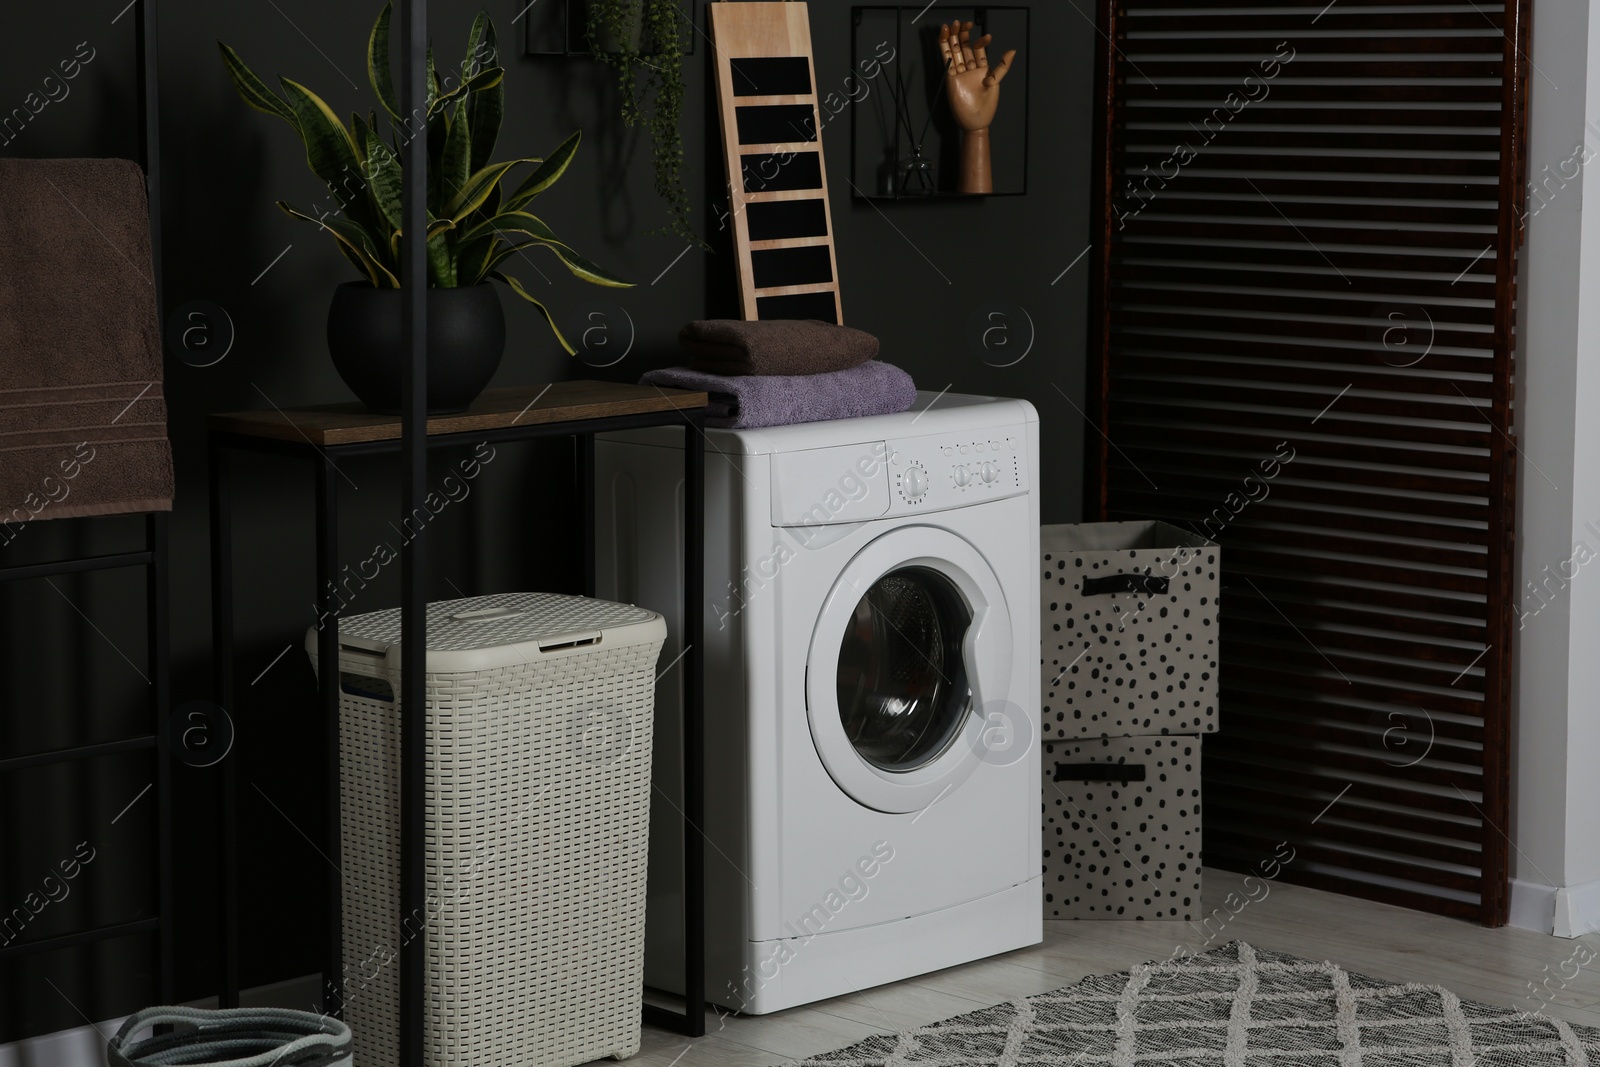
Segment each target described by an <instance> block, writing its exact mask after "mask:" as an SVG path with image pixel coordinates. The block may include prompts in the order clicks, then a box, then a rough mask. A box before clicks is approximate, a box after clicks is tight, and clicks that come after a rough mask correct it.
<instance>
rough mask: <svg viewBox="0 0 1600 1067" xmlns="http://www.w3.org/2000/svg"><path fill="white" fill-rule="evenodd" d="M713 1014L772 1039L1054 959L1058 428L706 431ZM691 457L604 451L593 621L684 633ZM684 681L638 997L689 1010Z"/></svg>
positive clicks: (1009, 410) (661, 797) (665, 741)
mask: <svg viewBox="0 0 1600 1067" xmlns="http://www.w3.org/2000/svg"><path fill="white" fill-rule="evenodd" d="M708 439H709V443H708V446H707V453H706V500H707V503H706V509H707V514H706V539H707V542H706V590H705V595H706V613H707V614H706V625H705V649H704V652H705V656H706V788H707V796H706V822H705V833H706V836H707V839H708V845H707V847H706V850H705V852H706V891H707V902H706V930H707V934H706V939H707V945H706V957H707V964H706V966H707V980H706V995H707V997H708V998H709V999H710V1000H711V1001H713V1002H716V1003H719V1004H722V1005H723V1006H725V1007H728V1008H731V1009H736V1010H739V1011H743V1012H747V1013H752V1014H761V1013H765V1012H771V1011H777V1010H780V1009H783V1008H788V1007H792V1006H795V1005H798V1004H805V1003H809V1002H813V1001H817V1000H823V999H826V998H829V997H834V996H839V995H843V994H848V993H852V992H855V991H856V990H859V989H864V988H867V987H870V986H875V985H879V984H882V983H884V982H891V981H896V980H899V979H902V978H907V977H910V976H912V975H917V974H924V973H927V972H929V971H934V970H938V969H940V968H943V967H949V966H952V965H954V964H958V963H963V962H966V961H969V960H973V959H978V958H981V957H984V956H989V955H993V954H995V953H1000V952H1005V951H1008V950H1010V949H1015V948H1020V947H1022V946H1024V945H1030V944H1035V943H1037V942H1038V941H1039V940H1040V939H1041V937H1042V919H1041V916H1042V914H1043V912H1042V900H1041V892H1042V886H1041V879H1040V776H1039V748H1038V739H1039V671H1038V660H1039V652H1038V648H1039V634H1038V625H1039V623H1038V620H1039V602H1038V599H1039V592H1038V577H1037V573H1036V572H1037V570H1038V558H1039V507H1038V499H1037V496H1036V494H1035V492H1034V486H1035V482H1036V476H1035V472H1036V471H1037V468H1038V456H1039V439H1038V417H1037V415H1036V414H1035V412H1034V410H1033V408H1032V406H1031V405H1029V404H1027V403H1026V402H1024V401H1020V400H1005V399H997V398H992V397H976V396H959V395H950V394H945V395H943V396H936V395H935V394H932V393H925V394H919V397H918V402H917V404H916V406H915V407H914V408H913V409H912V410H911V411H908V412H904V413H902V414H898V415H890V416H874V417H871V418H861V419H848V420H841V421H836V422H824V423H812V424H807V425H801V426H789V427H779V428H772V429H762V430H722V431H718V430H712V431H709V432H708ZM681 449H682V433H681V431H678V430H646V431H637V432H632V433H623V434H615V435H608V436H606V437H602V438H601V439H600V440H599V441H598V442H597V445H596V459H597V467H596V477H597V479H598V486H597V488H598V493H597V522H596V527H597V532H598V534H599V545H598V561H599V571H600V586H599V595H600V596H602V597H605V598H608V599H613V600H618V601H622V602H624V603H636V604H641V605H643V606H646V607H649V608H651V609H653V610H655V611H659V612H661V613H662V614H663V615H665V616H666V617H667V619H668V626H669V631H670V636H669V638H668V643H669V647H668V648H667V649H666V651H665V652H664V653H663V655H662V659H661V662H662V663H663V664H670V663H673V662H674V657H675V656H677V655H679V654H680V653H681V652H682V645H681V638H680V636H679V632H680V631H679V630H678V628H677V626H676V620H677V619H678V618H679V616H680V615H681V612H680V611H679V610H678V607H677V599H678V589H679V584H678V583H679V580H680V577H681V575H682V564H681V560H682V558H683V554H682V551H681V540H680V538H681V535H675V533H674V531H680V530H681V529H682V524H681V522H680V517H681V514H682V508H683V506H684V494H683V480H682V470H683V461H682V451H681ZM678 675H679V672H677V671H672V670H668V671H667V672H666V673H664V675H663V677H662V678H661V679H660V681H659V683H658V694H657V697H658V700H657V709H658V728H657V734H656V746H657V747H656V755H657V761H656V767H657V769H658V783H657V784H658V785H659V786H660V787H661V791H660V792H658V793H657V795H656V802H655V804H654V805H653V809H652V845H651V861H650V862H651V871H650V875H651V877H650V885H651V899H650V913H649V919H648V924H647V932H646V982H647V984H648V985H651V986H655V987H658V988H663V989H667V990H670V991H674V992H681V991H682V988H681V987H682V975H683V969H682V962H681V961H682V923H681V920H680V918H679V916H680V914H681V913H680V901H681V899H682V898H681V889H680V883H681V876H682V870H681V841H682V836H681V825H682V816H681V814H680V812H679V811H678V807H677V796H679V795H681V780H680V779H679V778H678V771H677V768H678V767H679V766H680V762H679V759H680V754H679V751H678V749H677V747H676V746H677V738H678V720H677V716H678V713H679V712H678V709H679V706H680V695H679V694H680V685H679V677H678Z"/></svg>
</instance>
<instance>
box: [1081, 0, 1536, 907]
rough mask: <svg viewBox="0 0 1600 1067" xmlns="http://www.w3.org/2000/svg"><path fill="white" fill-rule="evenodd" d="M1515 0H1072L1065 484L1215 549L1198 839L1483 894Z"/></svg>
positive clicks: (1422, 899) (1349, 872) (1408, 896)
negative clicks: (1070, 452)
mask: <svg viewBox="0 0 1600 1067" xmlns="http://www.w3.org/2000/svg"><path fill="white" fill-rule="evenodd" d="M1530 6H1531V5H1530V2H1529V0H1495V2H1491V3H1480V4H1476V5H1462V4H1458V3H1452V2H1448V0H1407V2H1404V3H1401V2H1398V0H1341V2H1340V3H1337V4H1330V3H1328V2H1327V0H1229V2H1227V3H1224V2H1222V0H1206V2H1203V3H1194V4H1189V5H1184V6H1181V7H1178V6H1174V5H1172V4H1171V3H1169V2H1167V0H1101V3H1100V10H1099V16H1100V28H1101V30H1102V35H1103V37H1104V39H1105V40H1104V44H1103V45H1102V47H1101V54H1100V63H1099V69H1100V81H1099V84H1100V86H1101V89H1102V92H1103V96H1102V104H1103V111H1102V114H1101V121H1102V125H1101V128H1100V132H1099V137H1098V138H1097V140H1098V145H1097V149H1098V155H1097V157H1096V164H1095V165H1096V175H1095V176H1096V180H1097V182H1098V183H1099V185H1100V193H1099V205H1098V214H1097V217H1096V220H1095V227H1096V247H1095V287H1096V288H1095V295H1094V302H1093V304H1092V308H1093V310H1092V315H1093V316H1095V318H1092V320H1091V321H1092V322H1093V324H1094V330H1095V336H1094V338H1093V340H1092V343H1091V352H1092V353H1093V354H1092V355H1091V366H1094V365H1095V364H1098V370H1099V382H1098V390H1097V392H1098V395H1097V396H1096V395H1095V393H1096V390H1091V397H1092V399H1094V400H1095V401H1096V404H1097V410H1096V411H1095V415H1094V421H1095V425H1094V426H1093V427H1092V428H1091V431H1090V434H1089V442H1090V446H1091V449H1092V450H1098V452H1099V462H1098V464H1097V468H1098V475H1099V478H1098V484H1097V485H1095V486H1094V488H1093V491H1092V493H1091V498H1090V500H1089V501H1088V509H1087V510H1088V511H1089V512H1090V513H1091V514H1098V515H1099V516H1100V517H1101V518H1107V519H1129V518H1161V519H1165V520H1167V521H1169V522H1174V523H1178V524H1181V525H1185V526H1188V527H1190V528H1192V529H1196V530H1199V531H1202V532H1205V533H1206V534H1207V535H1208V536H1211V537H1212V538H1213V539H1215V540H1217V541H1218V542H1219V543H1221V544H1222V545H1223V547H1224V548H1225V549H1226V550H1227V551H1226V552H1225V553H1224V558H1225V560H1226V563H1227V569H1226V571H1225V572H1224V591H1223V596H1222V606H1221V607H1222V610H1221V641H1222V662H1221V678H1220V688H1221V706H1220V711H1221V716H1222V720H1221V723H1222V729H1221V732H1220V733H1219V734H1218V735H1217V736H1216V737H1215V738H1214V739H1208V740H1207V742H1206V758H1205V790H1206V802H1205V835H1206V837H1205V861H1206V863H1208V864H1210V865H1212V866H1219V867H1224V868H1232V869H1235V870H1248V869H1250V868H1251V867H1252V866H1253V865H1255V864H1256V863H1257V862H1259V860H1260V859H1261V858H1263V857H1264V856H1266V855H1269V854H1270V853H1271V852H1272V849H1273V847H1274V843H1275V842H1281V841H1287V842H1289V843H1290V844H1291V845H1292V846H1293V847H1294V849H1295V853H1296V859H1295V861H1294V862H1292V863H1288V864H1284V865H1283V873H1282V877H1283V878H1284V879H1286V880H1288V881H1294V882H1300V883H1303V884H1309V885H1316V886H1320V887H1323V888H1328V889H1334V890H1337V891H1340V892H1345V893H1350V894H1353V895H1358V896H1365V897H1370V898H1373V899H1378V900H1385V901H1389V902H1392V903H1397V904H1403V905H1406V906H1409V907H1413V908H1419V909H1423V910H1428V911H1434V912H1439V913H1443V914H1448V915H1455V916H1459V917H1462V918H1470V919H1476V920H1478V921H1480V922H1483V923H1485V924H1488V925H1501V924H1503V923H1504V922H1505V921H1506V918H1507V908H1508V899H1507V898H1508V892H1507V866H1508V865H1507V846H1508V839H1507V837H1506V830H1507V821H1508V814H1509V801H1508V793H1509V775H1510V769H1509V768H1510V763H1509V725H1508V722H1509V713H1508V704H1509V697H1510V666H1511V660H1510V644H1511V619H1512V611H1513V608H1514V607H1515V603H1516V600H1515V592H1514V589H1513V586H1512V581H1513V578H1512V573H1513V566H1514V556H1513V551H1512V548H1513V537H1512V532H1513V531H1512V526H1513V517H1514V514H1515V498H1516V444H1515V437H1514V434H1515V427H1514V426H1513V425H1512V416H1513V409H1512V389H1513V381H1512V373H1513V364H1512V355H1513V350H1514V343H1515V339H1514V337H1513V326H1514V314H1515V301H1516V253H1517V249H1518V247H1519V246H1520V244H1521V241H1522V232H1521V229H1522V228H1521V218H1522V213H1521V210H1520V209H1521V205H1522V202H1523V196H1524V181H1525V146H1524V137H1525V134H1524V131H1525V125H1526V113H1527V91H1528V75H1527V68H1528V60H1527V40H1528V17H1529V9H1530Z"/></svg>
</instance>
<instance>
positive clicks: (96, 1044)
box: [0, 974, 322, 1067]
mask: <svg viewBox="0 0 1600 1067" xmlns="http://www.w3.org/2000/svg"><path fill="white" fill-rule="evenodd" d="M321 989H322V977H321V976H320V975H315V974H308V975H306V976H305V977H303V978H291V979H289V980H288V981H285V982H273V983H272V984H271V985H264V986H258V987H256V988H254V989H247V990H244V991H243V992H241V993H240V994H239V1000H240V1002H241V1003H243V1004H244V1005H246V1006H247V1007H268V1006H270V1007H277V1008H298V1009H300V1010H301V1011H315V1010H316V1007H315V1005H317V1004H318V1003H319V998H320V996H321ZM216 1004H217V998H216V997H209V998H207V999H205V1000H196V1001H191V1002H190V1004H189V1006H190V1007H193V1008H213V1007H216ZM122 1023H123V1020H122V1019H111V1020H109V1021H107V1022H103V1023H101V1024H99V1025H98V1026H80V1027H77V1028H76V1029H73V1030H61V1031H59V1032H57V1033H54V1034H43V1035H41V1036H39V1037H30V1038H28V1039H27V1040H26V1041H17V1042H13V1043H11V1044H7V1045H0V1067H105V1062H106V1041H107V1040H108V1039H109V1038H110V1037H111V1035H112V1034H115V1033H116V1032H117V1028H118V1027H120V1026H121V1025H122Z"/></svg>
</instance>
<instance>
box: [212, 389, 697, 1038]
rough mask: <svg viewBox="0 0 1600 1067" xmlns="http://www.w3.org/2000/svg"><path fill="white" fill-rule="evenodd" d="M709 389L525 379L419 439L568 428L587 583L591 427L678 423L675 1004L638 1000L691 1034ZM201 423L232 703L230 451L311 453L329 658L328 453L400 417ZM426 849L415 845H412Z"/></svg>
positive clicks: (335, 913)
mask: <svg viewBox="0 0 1600 1067" xmlns="http://www.w3.org/2000/svg"><path fill="white" fill-rule="evenodd" d="M705 406H706V394H704V393H691V392H685V391H683V390H678V389H658V388H655V387H653V386H641V385H621V384H615V383H610V382H587V381H578V382H555V383H552V384H550V385H547V386H535V387H530V388H515V389H495V390H490V391H489V392H486V393H484V394H483V396H481V397H479V398H478V400H477V401H475V402H474V403H473V404H472V406H471V407H470V408H468V409H467V410H466V411H465V412H462V413H461V414H457V415H439V416H434V417H431V418H429V419H428V438H427V445H428V448H429V450H430V451H431V450H433V449H435V448H448V447H453V446H454V447H459V446H461V445H463V444H474V443H477V442H479V441H489V442H493V443H501V442H512V441H527V440H534V439H538V438H544V437H572V438H574V439H575V441H576V445H577V456H578V465H577V472H576V478H577V482H578V489H579V494H580V506H581V515H580V516H579V517H580V518H581V520H582V522H583V538H582V542H583V546H584V548H583V553H584V559H583V573H584V591H585V593H587V594H588V595H589V596H593V595H594V590H595V553H594V535H595V529H594V524H595V518H594V514H595V508H594V501H595V494H594V435H595V434H597V433H605V432H608V431H613V430H627V429H635V428H638V427H644V426H669V425H670V426H678V425H681V426H682V427H683V428H684V439H685V445H686V447H685V449H684V478H685V483H686V484H685V488H686V502H685V508H684V545H685V559H684V571H683V573H684V596H683V635H682V636H683V647H684V654H683V658H682V664H681V669H682V670H683V764H684V765H683V775H684V804H683V815H684V835H683V840H684V887H683V889H684V935H685V936H684V943H685V952H684V956H685V966H684V970H685V974H684V982H685V984H684V990H685V997H684V1011H683V1014H682V1015H679V1014H678V1013H676V1012H673V1011H670V1010H667V1009H664V1008H660V1007H658V1006H655V1005H648V1004H647V1005H646V1006H645V1021H647V1022H649V1023H651V1024H653V1025H657V1026H663V1027H667V1028H670V1029H674V1030H678V1031H680V1032H682V1033H684V1034H687V1035H690V1036H695V1037H698V1036H699V1035H701V1034H703V1033H704V1032H705V935H704V916H705V912H704V906H703V900H704V840H703V838H702V836H701V830H700V827H701V825H702V824H703V822H704V820H703V818H702V815H703V810H704V793H705V790H704V775H705V768H704V760H703V755H702V752H703V743H702V742H703V736H704V720H703V702H704V696H705V673H704V670H705V668H704V660H703V657H702V652H701V631H702V626H703V614H702V603H703V599H704V598H703V597H702V596H700V587H701V586H702V585H703V584H704V580H703V573H702V572H703V567H704V558H705V555H704V544H705V519H704V514H705V510H704V489H705ZM208 426H209V455H210V469H211V597H212V641H213V648H214V656H215V677H214V683H215V688H216V700H217V703H218V704H220V705H221V706H222V708H223V709H224V710H226V711H230V712H231V710H232V708H233V702H234V693H235V684H234V634H233V620H234V603H233V537H232V530H231V523H232V500H231V494H232V488H233V487H232V484H231V478H230V464H229V461H228V460H229V453H230V452H231V451H245V452H257V453H267V454H271V455H280V456H289V457H293V458H298V459H301V460H308V461H310V463H311V465H312V467H313V468H314V469H315V472H316V509H317V510H316V530H317V532H316V540H317V546H316V554H317V594H316V604H317V608H318V614H319V617H320V618H322V619H324V620H327V624H326V625H324V626H323V627H322V628H321V630H320V631H319V633H318V653H317V654H318V659H319V661H320V662H322V663H325V664H328V663H332V664H336V663H338V662H339V627H338V616H339V600H338V597H337V596H336V595H335V593H334V589H335V582H336V578H337V576H338V574H339V568H340V562H339V521H338V513H339V493H338V488H339V486H338V481H337V479H336V478H335V477H333V475H335V474H337V473H338V471H337V466H336V464H337V461H338V460H340V459H345V458H348V457H352V456H371V455H380V454H384V453H398V452H399V450H400V435H401V424H400V417H399V416H398V415H374V414H372V413H371V412H368V411H366V410H365V409H364V408H362V407H361V406H360V405H358V404H330V405H323V406H319V407H309V408H297V409H294V410H289V411H284V410H281V409H278V408H271V409H268V410H264V411H238V412H230V413H227V414H218V415H212V416H211V417H210V419H209V421H208ZM339 691H340V686H339V672H338V671H337V670H323V671H321V672H319V677H318V692H319V699H320V702H321V708H322V713H323V724H324V726H323V728H324V745H325V751H326V766H325V773H326V776H327V783H328V798H329V800H328V809H329V810H328V822H327V835H328V847H329V849H330V855H329V860H330V863H331V864H332V865H333V869H331V870H330V871H329V872H328V878H327V884H326V899H327V908H328V917H329V929H328V932H327V943H326V945H325V951H324V959H325V961H326V962H325V964H324V971H323V973H324V975H325V976H331V979H329V978H327V977H325V980H324V997H325V1000H326V1005H327V1007H326V1010H328V1011H329V1012H330V1013H331V1014H337V1010H338V1005H339V1004H340V1003H341V999H342V989H341V978H342V975H343V970H344V968H343V957H344V951H343V945H342V929H341V926H342V910H343V909H342V901H341V895H340V894H341V889H340V884H339V882H340V878H339V873H338V870H337V864H338V862H339V838H340V830H339V815H340V810H339V809H340V804H339ZM235 764H236V761H235V760H233V759H227V760H224V761H223V766H222V777H221V788H222V794H223V795H222V822H223V834H222V840H223V848H222V852H223V856H222V865H223V893H222V915H223V930H224V937H223V944H222V949H221V951H222V961H223V968H222V969H223V975H222V1005H223V1006H224V1007H232V1006H235V1005H237V1004H238V997H239V976H238V962H239V942H238V930H239V865H238V845H237V839H238V809H237V782H236V776H235V771H234V767H235ZM409 844H410V845H411V847H414V848H418V849H420V848H422V847H424V845H423V843H422V842H410V843H409Z"/></svg>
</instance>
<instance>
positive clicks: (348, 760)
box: [307, 594, 665, 1067]
mask: <svg viewBox="0 0 1600 1067" xmlns="http://www.w3.org/2000/svg"><path fill="white" fill-rule="evenodd" d="M428 615H429V622H428V631H429V632H428V645H429V650H428V664H427V666H428V670H427V674H426V679H427V681H426V684H427V700H428V758H427V898H426V900H427V903H426V906H425V908H424V910H423V912H422V913H420V914H416V915H411V916H407V917H406V919H405V921H404V922H403V923H402V922H401V916H400V903H399V889H398V887H399V878H400V806H399V802H400V783H399V749H400V744H399V742H400V738H399V713H398V702H397V701H395V700H393V699H392V694H393V693H394V692H396V691H398V688H399V684H400V675H399V659H398V640H399V620H398V612H379V613H375V614H373V615H365V616H358V617H355V618H351V619H349V620H345V621H343V622H342V624H341V626H340V644H341V653H340V659H341V670H342V673H343V689H344V694H343V698H342V704H341V716H340V744H341V747H342V756H341V761H342V766H343V768H344V773H343V775H342V776H341V779H340V798H341V802H342V805H343V814H342V821H341V827H342V838H343V841H342V849H343V853H342V856H341V857H340V867H341V868H342V870H343V873H344V882H343V886H344V892H343V899H344V957H345V976H344V984H345V991H344V1013H343V1014H344V1019H345V1021H346V1022H348V1023H349V1024H350V1027H351V1030H352V1031H353V1032H354V1034H355V1060H356V1062H357V1063H364V1064H382V1063H395V1062H397V1061H398V1056H399V1045H398V1032H399V1012H398V1004H399V978H400V974H399V972H400V962H399V948H400V944H399V943H400V942H401V941H403V940H409V939H412V938H418V939H421V940H422V941H423V942H424V943H425V944H426V946H427V968H428V977H427V986H428V988H427V1009H426V1010H427V1016H426V1019H425V1021H424V1056H425V1059H426V1062H427V1063H428V1064H430V1065H435V1067H447V1065H448V1067H466V1065H469V1064H470V1065H472V1067H566V1065H570V1064H580V1063H587V1062H589V1061H590V1060H593V1059H597V1058H600V1057H603V1056H616V1057H619V1058H620V1057H624V1056H628V1055H632V1054H633V1053H634V1052H636V1051H638V1048H639V1038H640V1011H641V1007H642V1005H641V1001H642V995H643V957H644V916H645V864H646V850H647V843H648V828H649V809H650V751H651V730H652V713H653V706H654V696H655V674H654V672H655V664H656V660H657V657H658V655H659V653H660V650H661V645H662V641H663V639H664V637H665V625H664V623H663V621H662V619H661V616H659V615H657V614H655V613H654V612H649V611H645V610H643V609H640V608H634V607H630V606H627V605H621V604H610V603H606V602H604V601H596V600H590V599H587V598H581V597H566V596H556V595H553V594H509V595H505V596H496V597H476V598H470V599H468V600H458V601H446V602H442V603H439V604H434V605H430V607H429V612H428ZM315 636H316V635H315V632H314V631H313V632H312V633H310V634H308V635H307V643H308V647H311V648H312V649H313V653H312V654H313V659H314V658H315V651H314V645H315ZM397 931H400V933H399V934H397Z"/></svg>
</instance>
